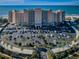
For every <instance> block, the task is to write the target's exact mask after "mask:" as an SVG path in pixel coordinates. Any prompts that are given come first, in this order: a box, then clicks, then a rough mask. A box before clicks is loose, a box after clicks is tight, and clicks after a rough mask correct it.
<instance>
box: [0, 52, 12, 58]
mask: <svg viewBox="0 0 79 59" xmlns="http://www.w3.org/2000/svg"><path fill="white" fill-rule="evenodd" d="M0 59H12V57H10V56H8V55H6V54H3V53H0Z"/></svg>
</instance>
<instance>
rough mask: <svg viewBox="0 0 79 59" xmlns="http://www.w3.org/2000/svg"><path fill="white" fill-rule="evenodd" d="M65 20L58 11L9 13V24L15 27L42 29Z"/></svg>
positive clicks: (31, 10) (61, 12) (62, 14)
mask: <svg viewBox="0 0 79 59" xmlns="http://www.w3.org/2000/svg"><path fill="white" fill-rule="evenodd" d="M64 20H65V12H64V11H61V10H58V11H52V10H42V9H30V10H23V11H15V10H13V11H10V12H9V22H12V23H15V24H17V25H26V26H35V27H42V26H48V25H53V24H55V23H60V22H63V21H64Z"/></svg>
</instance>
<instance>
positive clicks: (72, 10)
mask: <svg viewBox="0 0 79 59" xmlns="http://www.w3.org/2000/svg"><path fill="white" fill-rule="evenodd" d="M32 8H42V9H52V10H54V11H55V10H63V11H65V13H66V15H79V6H68V5H67V6H66V5H62V6H61V5H0V16H3V15H8V12H9V11H10V10H13V9H15V10H23V9H32Z"/></svg>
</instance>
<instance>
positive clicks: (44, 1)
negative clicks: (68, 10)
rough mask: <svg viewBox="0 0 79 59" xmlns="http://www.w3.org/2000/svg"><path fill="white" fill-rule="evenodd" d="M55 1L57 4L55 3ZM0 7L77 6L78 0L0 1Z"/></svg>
mask: <svg viewBox="0 0 79 59" xmlns="http://www.w3.org/2000/svg"><path fill="white" fill-rule="evenodd" d="M56 1H57V2H56ZM0 5H79V1H78V0H64V1H62V0H55V1H54V0H0Z"/></svg>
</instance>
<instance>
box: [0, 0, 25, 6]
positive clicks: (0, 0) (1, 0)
mask: <svg viewBox="0 0 79 59" xmlns="http://www.w3.org/2000/svg"><path fill="white" fill-rule="evenodd" d="M23 3H24V0H0V4H1V5H4V4H23Z"/></svg>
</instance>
